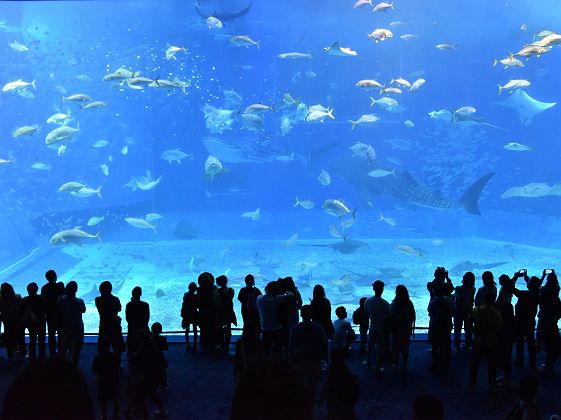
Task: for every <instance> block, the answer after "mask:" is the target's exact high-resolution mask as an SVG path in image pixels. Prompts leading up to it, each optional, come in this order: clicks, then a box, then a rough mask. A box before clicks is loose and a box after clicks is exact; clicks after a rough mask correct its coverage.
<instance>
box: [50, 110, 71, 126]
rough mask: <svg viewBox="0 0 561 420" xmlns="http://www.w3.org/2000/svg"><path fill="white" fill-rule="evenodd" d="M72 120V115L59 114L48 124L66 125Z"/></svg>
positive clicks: (51, 118)
mask: <svg viewBox="0 0 561 420" xmlns="http://www.w3.org/2000/svg"><path fill="white" fill-rule="evenodd" d="M69 120H70V115H68V114H63V113H61V112H58V113H56V114H53V115H51V116H50V117H49V118H48V119H47V124H65V123H66V122H68V121H69Z"/></svg>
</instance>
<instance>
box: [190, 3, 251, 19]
mask: <svg viewBox="0 0 561 420" xmlns="http://www.w3.org/2000/svg"><path fill="white" fill-rule="evenodd" d="M212 3H219V2H216V1H215V2H209V1H201V0H198V1H197V2H196V3H195V10H196V11H197V13H198V14H199V15H200V16H201V17H202V18H203V19H208V18H209V17H211V16H212V17H215V18H217V19H219V20H221V21H222V22H231V21H233V20H235V19H238V18H241V17H242V16H244V15H246V14H247V12H249V10H250V9H251V2H248V3H247V6H245V7H243V8H241V9H239V10H220V9H217V8H215V9H213V10H212V13H209V12H210V7H209V5H212Z"/></svg>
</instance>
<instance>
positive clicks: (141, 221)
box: [124, 217, 156, 234]
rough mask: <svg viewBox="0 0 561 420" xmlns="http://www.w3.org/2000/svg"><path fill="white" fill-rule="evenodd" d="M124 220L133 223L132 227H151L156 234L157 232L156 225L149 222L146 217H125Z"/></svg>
mask: <svg viewBox="0 0 561 420" xmlns="http://www.w3.org/2000/svg"><path fill="white" fill-rule="evenodd" d="M124 220H125V222H127V223H128V224H129V225H131V226H132V227H135V228H138V229H150V230H152V232H154V234H156V226H155V225H153V224H151V223H149V222H147V221H146V220H144V219H140V218H138V217H125V219H124Z"/></svg>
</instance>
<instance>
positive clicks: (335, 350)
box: [331, 306, 356, 358]
mask: <svg viewBox="0 0 561 420" xmlns="http://www.w3.org/2000/svg"><path fill="white" fill-rule="evenodd" d="M335 315H337V320H335V322H334V323H333V329H334V330H335V332H334V333H333V337H331V356H332V358H334V357H342V358H345V356H346V355H347V353H348V352H349V347H350V346H351V344H352V343H353V342H354V341H355V340H356V334H355V332H354V330H353V327H352V326H351V323H350V322H349V321H347V310H346V309H345V307H344V306H339V307H338V308H337V309H335Z"/></svg>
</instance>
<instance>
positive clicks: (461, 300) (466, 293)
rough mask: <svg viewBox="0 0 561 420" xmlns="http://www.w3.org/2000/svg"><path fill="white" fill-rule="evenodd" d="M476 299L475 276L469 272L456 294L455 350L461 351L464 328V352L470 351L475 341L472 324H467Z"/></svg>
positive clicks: (457, 288)
mask: <svg viewBox="0 0 561 420" xmlns="http://www.w3.org/2000/svg"><path fill="white" fill-rule="evenodd" d="M474 297H475V275H474V274H473V273H472V272H471V271H468V272H467V273H465V274H464V277H463V279H462V285H461V286H457V287H456V289H455V293H454V350H455V351H460V342H461V339H462V326H463V327H464V330H465V334H464V337H465V338H464V350H465V351H469V350H470V348H471V343H472V339H473V332H472V331H471V323H470V322H467V318H468V316H469V315H470V314H471V310H472V309H473V302H474Z"/></svg>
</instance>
